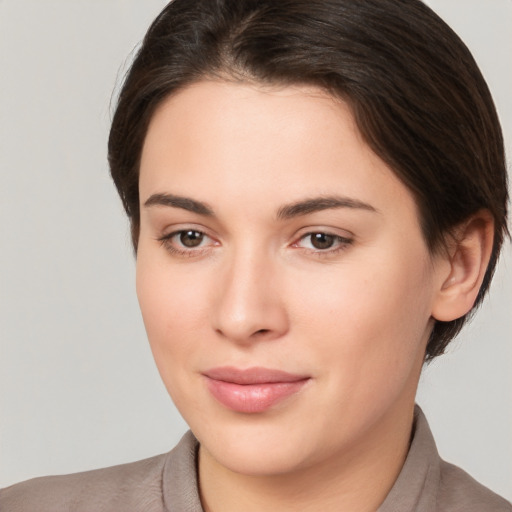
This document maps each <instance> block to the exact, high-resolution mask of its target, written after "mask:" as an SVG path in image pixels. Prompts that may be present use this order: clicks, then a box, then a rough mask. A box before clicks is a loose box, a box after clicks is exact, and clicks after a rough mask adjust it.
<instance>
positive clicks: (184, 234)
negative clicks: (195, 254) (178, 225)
mask: <svg viewBox="0 0 512 512" xmlns="http://www.w3.org/2000/svg"><path fill="white" fill-rule="evenodd" d="M174 236H175V237H177V238H178V239H179V241H180V243H181V244H182V245H183V246H184V247H189V248H193V247H198V246H200V245H201V244H202V243H203V240H204V238H205V234H204V233H201V231H195V230H193V229H189V230H187V231H180V232H179V233H177V234H176V235H174Z"/></svg>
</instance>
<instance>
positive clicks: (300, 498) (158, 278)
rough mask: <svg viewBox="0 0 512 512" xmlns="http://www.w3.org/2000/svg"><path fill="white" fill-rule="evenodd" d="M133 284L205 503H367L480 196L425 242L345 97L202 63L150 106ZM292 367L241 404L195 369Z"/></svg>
mask: <svg viewBox="0 0 512 512" xmlns="http://www.w3.org/2000/svg"><path fill="white" fill-rule="evenodd" d="M139 187H140V200H141V226H140V237H139V245H138V254H137V293H138V297H139V302H140V306H141V310H142V314H143V318H144V322H145V326H146V330H147V333H148V337H149V341H150V344H151V348H152V351H153V354H154V357H155V361H156V363H157V366H158V369H159V372H160V374H161V376H162V379H163V381H164V383H165V385H166V387H167V389H168V391H169V393H170V395H171V397H172V398H173V400H174V402H175V404H176V406H177V407H178V409H179V410H180V412H181V414H182V415H183V417H184V418H185V420H186V421H187V423H188V424H189V425H190V428H191V429H192V431H193V432H194V434H195V435H196V437H197V438H198V440H199V442H200V456H199V480H200V493H201V499H202V503H203V507H204V508H205V510H206V511H210V512H220V511H222V512H230V511H239V510H245V511H248V512H251V511H261V510H280V511H288V510H290V511H292V510H293V511H296V510H301V511H309V510H311V511H313V510H314V511H318V510H322V511H326V512H329V511H330V510H333V511H334V510H336V511H338V510H351V511H374V510H376V509H377V508H378V506H379V505H380V504H381V503H382V501H383V500H384V498H385V496H386V495H387V493H388V492H389V490H390V489H391V487H392V485H393V483H394V481H395V480H396V478H397V476H398V474H399V472H400V469H401V467H402V465H403V461H404V459H405V457H406V454H407V450H408V446H409V440H410V434H411V427H412V419H413V409H414V397H415V393H416V388H417V384H418V380H419V376H420V372H421V367H422V364H423V359H424V353H425V347H426V344H427V341H428V337H429V334H430V332H431V329H432V326H433V322H434V319H435V318H437V319H441V320H449V319H454V318H457V317H459V316H462V315H463V314H465V313H466V312H467V311H469V309H471V307H472V304H473V303H474V300H475V298H476V295H477V293H478V289H479V286H480V284H481V281H482V278H483V273H484V271H485V268H486V265H487V261H488V258H489V253H490V249H491V244H492V219H491V218H490V217H489V215H488V214H487V213H486V212H479V213H478V214H477V215H475V216H474V217H472V218H471V219H468V221H467V222H466V223H465V224H464V225H462V226H460V227H459V230H458V232H457V238H456V239H455V238H453V239H452V238H450V241H449V243H448V244H447V249H446V250H445V251H439V253H438V254H436V255H432V254H430V252H429V250H428V249H427V246H426V243H425V240H424V238H423V235H422V232H421V229H420V224H419V219H418V212H417V208H416V205H415V202H414V199H413V197H412V195H411V194H410V193H409V191H408V190H407V189H406V187H405V186H404V185H403V184H402V183H401V182H400V181H399V180H398V179H397V178H396V177H395V175H394V174H393V173H392V172H391V170H390V169H389V168H388V167H387V166H386V164H385V163H384V162H383V161H381V160H380V159H379V158H378V157H377V156H376V155H375V154H374V153H373V152H372V151H371V150H370V149H369V147H368V146H367V145H366V144H365V143H364V141H363V140H362V137H361V135H360V134H359V132H358V130H357V128H356V126H355V123H354V120H353V117H352V115H351V112H350V109H349V108H348V107H347V105H346V104H344V103H343V102H341V101H338V100H335V99H333V98H331V97H330V96H328V95H327V94H326V93H324V92H322V91H321V90H319V89H315V88H312V87H299V86H297V87H285V88H277V87H273V88H270V87H263V86H260V85H255V84H239V83H229V82H221V81H207V80H205V81H202V82H199V83H197V84H194V85H192V86H189V87H187V88H185V89H184V90H182V91H180V92H178V93H176V94H175V95H173V96H171V97H170V98H168V99H167V100H165V101H164V102H163V103H162V104H161V105H160V107H159V108H158V109H157V111H156V113H155V115H154V116H153V118H152V120H151V123H150V126H149V129H148V133H147V136H146V140H145V144H144V148H143V153H142V158H141V166H140V182H139ZM225 366H229V367H235V368H239V369H247V368H253V367H265V368H270V369H277V370H282V371H286V372H288V373H292V374H298V375H301V376H305V377H306V382H305V384H304V386H302V387H301V388H300V390H299V391H297V392H296V393H293V394H292V395H291V396H289V397H287V398H285V399H284V400H281V401H279V402H278V403H276V404H274V405H272V406H270V407H269V408H267V409H265V410H264V411H262V412H257V413H247V412H239V411H238V412H237V411H234V410H231V409H229V408H228V407H226V406H225V405H224V404H222V403H220V402H219V401H218V400H217V399H216V398H215V396H213V395H212V393H211V392H210V390H209V388H208V385H207V383H206V380H207V379H206V378H205V375H204V374H205V372H208V370H209V369H211V368H217V367H225Z"/></svg>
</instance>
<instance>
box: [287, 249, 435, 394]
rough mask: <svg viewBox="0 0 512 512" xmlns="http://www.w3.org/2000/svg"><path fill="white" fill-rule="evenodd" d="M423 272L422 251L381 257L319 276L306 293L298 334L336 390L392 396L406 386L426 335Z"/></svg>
mask: <svg viewBox="0 0 512 512" xmlns="http://www.w3.org/2000/svg"><path fill="white" fill-rule="evenodd" d="M427 269H428V263H427V262H426V260H425V255H424V253H423V252H422V251H418V252H417V254H416V257H407V258H404V257H403V256H401V255H400V254H397V253H393V252H391V251H389V252H388V253H387V254H386V252H384V254H383V253H382V252H381V253H379V257H378V258H377V257H375V258H373V259H372V258H368V259H364V260H363V259H361V260H358V261H357V262H355V261H351V262H349V263H347V265H346V267H343V266H340V267H339V268H338V269H336V270H333V271H332V272H330V273H329V275H326V276H319V277H320V278H319V279H318V280H317V285H316V286H315V287H314V288H313V289H312V290H311V287H310V290H311V292H310V293H308V295H307V297H306V298H305V299H304V300H303V301H302V303H301V305H300V309H301V310H302V312H297V314H296V315H295V318H296V319H300V320H297V322H298V323H299V325H298V329H297V330H298V331H300V330H303V331H304V332H307V333H308V334H307V335H306V339H307V340H308V343H309V345H310V349H311V350H313V351H315V356H316V360H317V364H318V366H319V367H322V366H323V367H327V368H330V369H331V370H332V371H331V373H330V378H331V379H332V385H333V386H338V387H339V388H340V389H345V390H346V389H351V390H353V391H354V392H355V390H358V392H360V393H363V394H365V395H369V394H372V393H375V392H377V393H378V392H382V393H386V389H387V390H388V392H389V393H392V392H393V390H395V391H396V390H398V388H400V386H401V385H402V384H403V383H404V382H405V381H406V380H407V379H409V377H410V374H411V371H412V370H413V368H416V367H417V363H418V361H419V360H420V359H422V358H423V351H424V345H425V343H426V339H427V338H428V334H429V329H430V326H429V319H430V297H431V291H430V290H431V287H430V281H429V277H428V272H427ZM302 284H304V283H302ZM301 287H302V286H298V287H297V289H296V290H295V293H296V294H298V293H300V292H299V289H298V288H301ZM306 319H308V320H306Z"/></svg>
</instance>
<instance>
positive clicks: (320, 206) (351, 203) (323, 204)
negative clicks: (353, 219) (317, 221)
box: [144, 194, 378, 220]
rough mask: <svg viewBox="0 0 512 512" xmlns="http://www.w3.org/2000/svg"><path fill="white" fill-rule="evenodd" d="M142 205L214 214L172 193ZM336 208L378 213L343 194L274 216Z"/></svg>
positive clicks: (285, 217)
mask: <svg viewBox="0 0 512 512" xmlns="http://www.w3.org/2000/svg"><path fill="white" fill-rule="evenodd" d="M144 206H145V207H150V206H168V207H171V208H181V209H183V210H187V211H189V212H193V213H197V214H199V215H204V216H206V217H214V216H215V213H214V211H213V209H212V208H211V206H209V205H208V204H207V203H203V202H201V201H197V200H195V199H191V198H190V197H184V196H177V195H174V194H153V195H151V196H150V197H149V199H147V200H146V202H145V203H144ZM336 208H352V209H359V210H366V211H369V212H375V213H378V210H377V209H376V208H374V207H373V206H372V205H370V204H368V203H365V202H363V201H360V200H358V199H352V198H350V197H343V196H320V197H312V198H309V199H303V200H301V201H297V202H295V203H290V204H287V205H284V206H282V207H281V208H279V210H278V211H277V215H276V217H277V219H278V220H288V219H292V218H294V217H300V216H303V215H309V214H311V213H315V212H319V211H322V210H330V209H336Z"/></svg>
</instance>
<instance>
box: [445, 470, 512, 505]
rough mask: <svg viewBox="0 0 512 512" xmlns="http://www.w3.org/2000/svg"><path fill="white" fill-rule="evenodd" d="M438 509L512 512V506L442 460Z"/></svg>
mask: <svg viewBox="0 0 512 512" xmlns="http://www.w3.org/2000/svg"><path fill="white" fill-rule="evenodd" d="M440 469H441V471H440V478H439V491H438V496H437V508H438V510H440V511H441V510H442V511H443V512H444V511H454V512H457V511H461V512H462V511H464V512H483V511H486V512H487V511H492V512H512V504H511V503H509V502H508V501H507V500H505V499H504V498H502V497H501V496H498V495H497V494H495V493H494V492H492V491H491V490H490V489H488V488H487V487H484V486H483V485H482V484H480V483H478V482H477V481H476V480H475V479H474V478H473V477H472V476H470V475H469V474H468V473H466V472H465V471H464V470H462V469H461V468H459V467H457V466H454V465H453V464H449V463H448V462H445V461H443V460H441V467H440Z"/></svg>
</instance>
